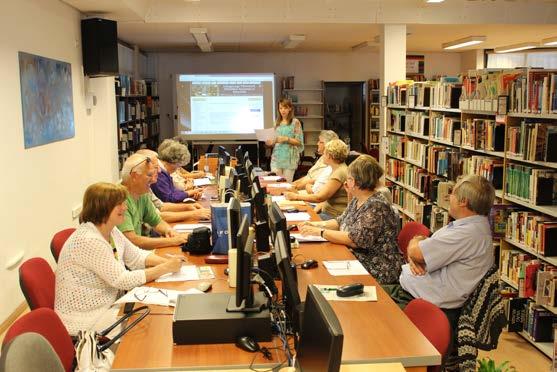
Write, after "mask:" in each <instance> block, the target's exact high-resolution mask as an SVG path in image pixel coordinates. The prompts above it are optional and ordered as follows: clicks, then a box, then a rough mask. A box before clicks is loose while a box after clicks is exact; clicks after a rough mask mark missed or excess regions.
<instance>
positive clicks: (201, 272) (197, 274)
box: [155, 265, 215, 283]
mask: <svg viewBox="0 0 557 372" xmlns="http://www.w3.org/2000/svg"><path fill="white" fill-rule="evenodd" d="M214 278H215V273H214V272H213V269H211V267H210V266H199V267H197V266H195V265H183V266H182V268H181V269H180V271H178V272H175V273H168V274H164V275H163V276H161V277H159V278H158V279H157V280H155V281H156V282H158V283H164V282H185V281H187V280H200V279H214Z"/></svg>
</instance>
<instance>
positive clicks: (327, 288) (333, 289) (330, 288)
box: [314, 284, 377, 301]
mask: <svg viewBox="0 0 557 372" xmlns="http://www.w3.org/2000/svg"><path fill="white" fill-rule="evenodd" d="M314 285H315V286H316V287H317V289H319V292H321V294H323V296H324V297H325V298H326V299H327V301H377V291H376V289H375V286H374V285H366V286H364V293H362V294H359V295H356V296H352V297H339V296H337V288H338V287H341V286H340V285H326V284H314Z"/></svg>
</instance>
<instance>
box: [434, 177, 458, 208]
mask: <svg viewBox="0 0 557 372" xmlns="http://www.w3.org/2000/svg"><path fill="white" fill-rule="evenodd" d="M454 185H455V183H454V182H453V181H441V182H439V183H438V184H437V199H435V202H436V203H437V205H438V206H439V207H441V208H444V209H446V210H448V209H449V205H450V202H449V196H450V195H451V193H452V192H453V187H454Z"/></svg>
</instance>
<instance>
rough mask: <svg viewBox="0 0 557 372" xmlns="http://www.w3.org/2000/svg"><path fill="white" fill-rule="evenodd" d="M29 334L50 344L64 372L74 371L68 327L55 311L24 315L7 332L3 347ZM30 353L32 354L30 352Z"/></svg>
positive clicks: (73, 351)
mask: <svg viewBox="0 0 557 372" xmlns="http://www.w3.org/2000/svg"><path fill="white" fill-rule="evenodd" d="M28 332H34V333H38V334H40V335H41V336H43V337H44V338H46V340H47V341H48V342H49V343H50V345H51V346H52V348H53V349H54V351H56V354H57V355H58V357H59V358H60V361H61V362H62V365H63V366H64V370H66V371H68V372H69V371H72V367H73V360H74V357H75V350H74V346H73V343H72V339H71V337H70V335H69V334H68V331H67V330H66V327H65V326H64V324H63V323H62V321H61V320H60V318H59V317H58V315H56V313H55V312H54V310H52V309H47V308H40V309H37V310H33V311H31V312H30V313H27V314H25V315H23V316H22V317H21V318H19V319H18V320H16V321H15V322H14V324H12V326H11V327H10V329H8V332H6V336H5V337H4V341H3V343H2V345H5V344H7V343H8V342H10V341H11V340H12V339H14V338H15V337H17V336H19V335H21V334H23V333H28ZM30 352H32V351H31V350H30Z"/></svg>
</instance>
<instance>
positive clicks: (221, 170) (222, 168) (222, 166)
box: [218, 158, 226, 177]
mask: <svg viewBox="0 0 557 372" xmlns="http://www.w3.org/2000/svg"><path fill="white" fill-rule="evenodd" d="M225 170H226V164H225V163H224V159H222V158H219V172H218V175H219V177H222V176H224V175H225Z"/></svg>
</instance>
